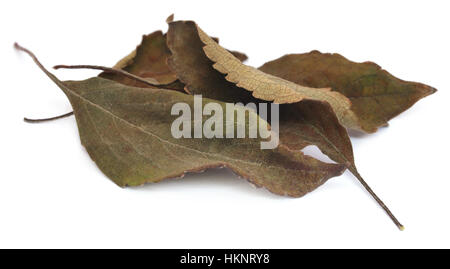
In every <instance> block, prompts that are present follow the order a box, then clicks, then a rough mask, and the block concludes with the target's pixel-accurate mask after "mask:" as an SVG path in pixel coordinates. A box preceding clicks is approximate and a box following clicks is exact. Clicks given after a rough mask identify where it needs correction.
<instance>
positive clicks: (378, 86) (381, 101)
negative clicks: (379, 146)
mask: <svg viewBox="0 0 450 269" xmlns="http://www.w3.org/2000/svg"><path fill="white" fill-rule="evenodd" d="M259 70H261V71H263V72H265V73H268V74H271V75H274V76H277V77H280V78H283V79H286V80H289V81H292V82H294V83H296V84H300V85H305V86H308V87H314V88H322V87H330V88H331V89H332V90H333V91H336V92H339V93H342V94H343V95H345V96H346V97H347V98H349V99H350V101H351V103H352V105H351V110H352V111H354V112H355V114H356V115H357V116H358V118H359V121H360V123H361V129H362V130H363V131H365V132H369V133H371V132H375V131H376V130H377V128H378V127H380V126H384V125H387V122H388V121H389V120H390V119H392V118H393V117H395V116H397V115H398V114H400V113H401V112H403V111H405V110H406V109H408V108H409V107H411V106H412V105H413V104H414V103H415V102H417V101H418V100H420V99H421V98H423V97H425V96H428V95H430V94H433V93H434V92H436V89H434V88H432V87H430V86H427V85H424V84H421V83H417V82H408V81H403V80H400V79H398V78H396V77H394V76H392V75H391V74H389V73H388V72H387V71H386V70H383V69H381V67H380V66H378V65H377V64H375V63H372V62H364V63H355V62H352V61H349V60H347V59H346V58H344V57H343V56H341V55H340V54H337V53H333V54H330V53H320V52H319V51H311V52H310V53H304V54H290V55H285V56H283V57H281V58H279V59H276V60H273V61H270V62H268V63H266V64H264V65H263V66H261V67H260V68H259Z"/></svg>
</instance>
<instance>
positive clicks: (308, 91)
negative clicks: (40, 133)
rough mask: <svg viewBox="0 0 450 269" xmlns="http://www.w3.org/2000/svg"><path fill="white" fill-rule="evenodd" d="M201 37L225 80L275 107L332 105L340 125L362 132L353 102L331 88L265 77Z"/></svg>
mask: <svg viewBox="0 0 450 269" xmlns="http://www.w3.org/2000/svg"><path fill="white" fill-rule="evenodd" d="M197 31H198V35H199V37H200V39H201V41H202V42H203V43H204V44H205V46H204V47H203V50H204V51H205V54H206V56H207V57H208V58H209V59H210V60H211V61H212V62H213V63H214V64H213V67H214V68H215V69H216V70H217V71H219V72H221V73H222V74H226V77H225V78H226V79H227V80H228V81H230V82H233V83H235V84H236V85H237V86H239V87H241V88H243V89H245V90H248V91H250V92H252V93H253V96H254V97H256V98H258V99H262V100H266V101H273V102H275V103H280V104H284V103H296V102H299V101H301V100H304V99H310V100H317V101H325V102H327V103H329V104H330V105H331V107H332V108H333V110H334V112H335V113H336V115H337V117H338V118H339V120H340V122H341V123H342V124H343V125H344V126H346V127H348V128H352V129H361V126H360V123H359V120H358V118H357V116H356V115H355V114H354V112H353V111H352V110H351V109H350V106H351V103H350V100H349V99H348V98H347V97H345V96H344V95H342V94H340V93H338V92H335V91H331V90H330V88H311V87H307V86H303V85H299V84H295V83H293V82H290V81H287V80H284V79H282V78H279V77H276V76H273V75H270V74H266V73H264V72H262V71H261V70H258V69H256V68H254V67H251V66H247V65H244V64H242V63H241V62H240V61H239V60H238V59H236V57H234V56H233V55H232V54H230V53H229V52H227V51H226V50H225V49H224V48H222V47H221V46H220V45H219V44H217V43H216V42H215V41H214V40H212V39H211V38H210V37H209V36H208V35H207V34H206V33H205V32H203V30H202V29H200V27H198V26H197Z"/></svg>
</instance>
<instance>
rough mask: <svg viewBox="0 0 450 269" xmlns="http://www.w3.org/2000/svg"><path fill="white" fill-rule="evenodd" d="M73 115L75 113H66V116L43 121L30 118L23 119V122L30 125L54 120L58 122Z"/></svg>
mask: <svg viewBox="0 0 450 269" xmlns="http://www.w3.org/2000/svg"><path fill="white" fill-rule="evenodd" d="M72 115H73V111H71V112H69V113H66V114H62V115H59V116H56V117H51V118H43V119H30V118H23V121H25V122H28V123H41V122H47V121H52V120H57V119H62V118H66V117H69V116H72Z"/></svg>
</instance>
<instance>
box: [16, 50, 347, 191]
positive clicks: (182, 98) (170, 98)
mask: <svg viewBox="0 0 450 269" xmlns="http://www.w3.org/2000/svg"><path fill="white" fill-rule="evenodd" d="M16 47H17V48H18V49H21V50H24V51H26V52H27V53H29V54H30V56H31V57H32V58H33V59H34V61H35V62H36V64H37V65H38V66H39V67H40V68H41V69H42V70H43V71H44V72H45V73H46V74H47V76H48V77H49V78H50V79H51V80H52V81H53V82H54V83H55V84H56V85H58V87H59V88H61V90H62V91H63V92H64V93H65V94H66V96H67V97H68V99H69V100H70V102H71V104H72V107H73V110H74V113H75V116H76V120H77V124H78V129H79V132H80V138H81V142H82V144H83V145H84V146H85V147H86V150H87V152H88V153H89V155H90V156H91V158H92V159H93V160H94V161H95V162H96V164H97V165H98V167H99V168H100V169H101V170H102V171H103V173H104V174H105V175H107V176H108V177H109V178H110V179H111V180H113V181H114V182H115V183H116V184H118V185H120V186H134V185H141V184H144V183H147V182H158V181H160V180H163V179H166V178H172V177H179V176H183V175H184V174H185V173H186V172H198V171H202V170H204V169H207V168H212V167H221V166H226V167H229V168H230V169H232V170H233V171H234V172H235V173H237V174H238V175H240V176H242V177H244V178H246V179H248V180H249V181H251V182H252V183H254V184H255V185H257V186H260V187H265V188H266V189H268V190H269V191H271V192H273V193H276V194H280V195H289V196H295V197H298V196H302V195H304V194H306V193H308V192H310V191H312V190H314V189H315V188H317V187H318V186H320V185H322V184H323V183H324V182H326V180H327V179H329V178H331V177H333V176H337V175H340V174H341V173H342V172H343V171H344V169H345V166H344V165H341V164H326V163H323V162H320V161H318V160H316V159H314V158H311V157H308V156H305V155H303V154H302V153H301V152H291V151H289V150H286V149H284V148H277V149H274V150H260V142H261V141H260V139H249V138H245V139H201V140H200V139H186V138H184V139H176V138H174V137H173V135H172V133H171V124H172V122H173V121H174V119H175V118H177V117H178V116H173V115H171V108H172V105H173V104H175V103H179V102H184V103H187V104H188V105H190V107H191V108H192V107H193V96H190V95H186V94H182V93H179V92H176V91H168V90H163V89H148V88H146V89H144V88H137V87H130V86H126V85H123V84H120V83H117V82H114V81H111V80H107V79H103V78H99V77H95V78H91V79H88V80H84V81H65V82H62V81H60V80H58V78H56V77H55V76H54V75H53V74H51V73H50V72H48V71H47V70H46V69H45V68H44V67H43V66H42V65H41V64H40V63H39V62H38V60H37V59H36V58H35V57H34V55H33V54H32V53H31V52H29V51H27V50H26V49H23V48H21V47H20V46H18V45H16ZM203 101H204V102H203V104H204V105H205V104H206V103H207V102H216V103H219V104H221V106H222V108H223V110H224V111H225V104H224V103H221V102H217V101H214V100H207V99H206V100H203ZM203 120H204V119H203ZM236 127H237V126H235V129H236ZM247 127H248V126H247Z"/></svg>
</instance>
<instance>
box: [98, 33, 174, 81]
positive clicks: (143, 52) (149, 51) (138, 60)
mask: <svg viewBox="0 0 450 269" xmlns="http://www.w3.org/2000/svg"><path fill="white" fill-rule="evenodd" d="M169 56H170V51H169V49H168V48H167V45H166V37H165V35H164V34H163V33H162V32H161V31H156V32H153V33H151V34H149V35H144V36H143V37H142V42H141V44H140V45H139V46H138V47H137V48H136V49H135V50H134V51H133V52H131V53H130V54H129V55H128V56H126V57H125V58H123V59H121V60H120V61H119V62H118V63H117V64H116V65H115V66H114V68H116V69H122V70H124V71H127V72H128V73H131V74H133V75H136V76H139V77H141V78H145V79H148V80H149V82H151V83H153V84H157V85H158V84H171V83H175V82H176V80H177V77H176V75H175V74H174V73H173V72H172V70H171V69H170V68H169V67H168V66H167V58H168V57H169ZM99 76H100V77H103V78H107V79H111V80H114V81H117V82H120V83H122V84H125V85H130V86H136V87H143V88H144V87H150V86H148V85H145V84H143V83H142V82H138V81H136V80H133V79H130V78H127V77H124V76H121V75H117V74H112V73H106V72H103V73H101V74H100V75H99ZM181 89H182V87H181Z"/></svg>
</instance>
